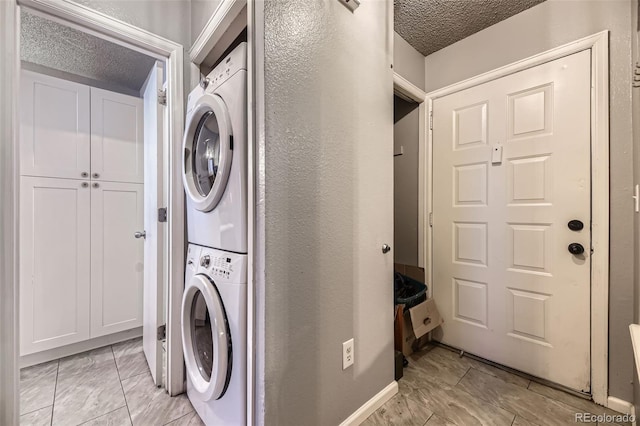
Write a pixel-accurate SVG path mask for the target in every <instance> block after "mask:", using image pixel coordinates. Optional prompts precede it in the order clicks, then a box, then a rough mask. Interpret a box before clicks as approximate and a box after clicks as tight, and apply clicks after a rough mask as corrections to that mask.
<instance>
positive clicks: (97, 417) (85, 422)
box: [78, 402, 126, 426]
mask: <svg viewBox="0 0 640 426" xmlns="http://www.w3.org/2000/svg"><path fill="white" fill-rule="evenodd" d="M125 406H126V402H125V405H123V406H122V407H118V408H116V409H114V410H111V411H109V412H108V413H104V414H100V415H99V416H96V417H93V418H91V419H89V420H86V421H84V422H82V423H80V424H79V425H78V426H82V425H84V424H87V423H89V422H91V421H93V420H96V419H99V418H100V417H102V416H106V415H108V414H111V413H113V412H116V411H118V410H120V409H122V408H123V407H125Z"/></svg>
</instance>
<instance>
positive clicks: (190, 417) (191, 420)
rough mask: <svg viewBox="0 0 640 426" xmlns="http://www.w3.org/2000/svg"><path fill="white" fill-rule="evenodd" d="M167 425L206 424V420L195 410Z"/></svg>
mask: <svg viewBox="0 0 640 426" xmlns="http://www.w3.org/2000/svg"><path fill="white" fill-rule="evenodd" d="M167 426H205V424H204V422H203V421H202V420H201V419H200V416H198V413H196V412H195V411H194V412H193V413H190V414H187V415H186V416H182V417H180V418H179V419H177V420H174V421H172V422H171V423H167Z"/></svg>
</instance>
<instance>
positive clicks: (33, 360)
mask: <svg viewBox="0 0 640 426" xmlns="http://www.w3.org/2000/svg"><path fill="white" fill-rule="evenodd" d="M140 336H142V327H137V328H133V329H131V330H125V331H121V332H119V333H114V334H108V335H106V336H100V337H96V338H95V339H89V340H85V341H83V342H78V343H73V344H71V345H66V346H61V347H59V348H53V349H49V350H46V351H42V352H36V353H34V354H29V355H24V356H21V357H20V368H24V367H31V366H32V365H36V364H42V363H43V362H49V361H53V360H54V359H60V358H64V357H66V356H71V355H76V354H79V353H82V352H86V351H90V350H93V349H97V348H101V347H103V346H108V345H113V344H114V343H119V342H124V341H125V340H129V339H135V338H136V337H140Z"/></svg>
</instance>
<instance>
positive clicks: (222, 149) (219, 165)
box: [182, 95, 233, 212]
mask: <svg viewBox="0 0 640 426" xmlns="http://www.w3.org/2000/svg"><path fill="white" fill-rule="evenodd" d="M232 139H233V135H232V133H231V122H230V120H229V114H228V112H227V108H226V106H225V105H224V102H223V101H222V99H221V98H220V97H219V96H217V95H203V96H202V97H201V98H200V100H199V101H198V102H197V104H196V106H195V107H194V109H193V112H192V113H191V114H190V115H189V117H188V122H187V127H186V129H185V135H184V140H183V144H182V145H183V161H182V169H183V170H182V172H183V174H182V180H183V184H184V188H185V192H186V193H187V195H188V196H189V198H190V199H191V201H192V202H193V203H194V204H195V207H196V208H197V209H198V210H200V211H204V212H208V211H211V210H213V209H214V208H215V207H216V205H217V204H218V202H219V201H220V199H221V198H222V194H224V191H225V188H226V186H227V180H228V178H229V171H230V169H231V161H232V157H233V155H232V145H233V142H232Z"/></svg>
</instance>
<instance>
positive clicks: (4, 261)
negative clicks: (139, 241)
mask: <svg viewBox="0 0 640 426" xmlns="http://www.w3.org/2000/svg"><path fill="white" fill-rule="evenodd" d="M19 34H20V10H19V7H17V6H16V3H15V2H14V1H2V2H0V58H2V61H3V63H4V64H6V65H4V66H2V67H0V141H1V143H0V206H2V208H1V209H0V424H2V425H7V426H17V425H18V416H19V413H20V410H19V408H18V403H19V394H18V393H17V392H16V389H18V380H19V374H18V331H19V330H18V309H17V307H18V291H17V282H18V264H17V263H18V257H17V256H16V253H17V248H16V247H17V245H18V236H17V229H18V224H17V216H18V215H17V214H16V211H17V206H18V202H17V200H18V183H17V179H16V177H17V175H18V162H17V154H16V150H15V145H14V144H12V143H10V141H12V140H15V139H17V132H18V126H17V123H18V118H17V117H18V113H17V112H18V107H17V99H18V89H17V88H18V87H19V86H20V84H19V78H20V72H19V67H20V55H19V51H20V50H19V42H20V37H19Z"/></svg>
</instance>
